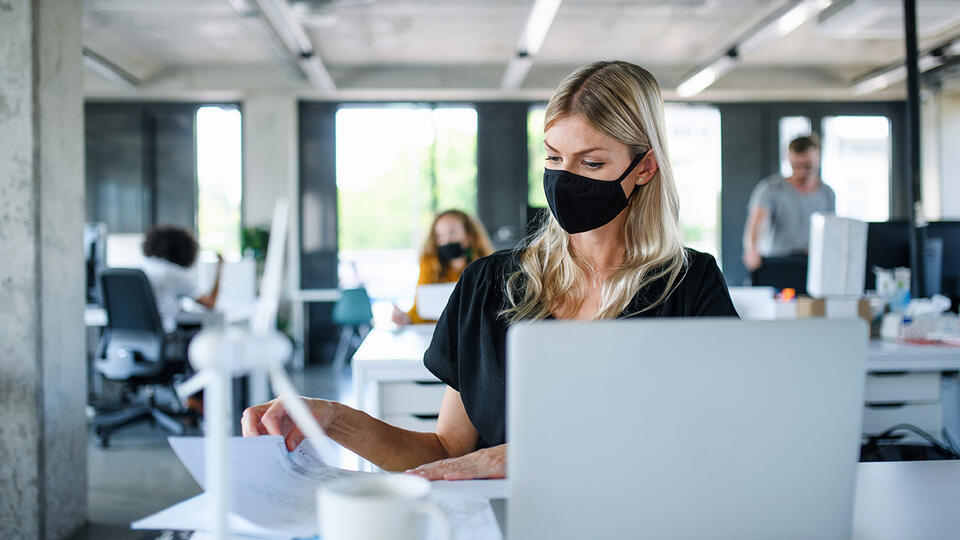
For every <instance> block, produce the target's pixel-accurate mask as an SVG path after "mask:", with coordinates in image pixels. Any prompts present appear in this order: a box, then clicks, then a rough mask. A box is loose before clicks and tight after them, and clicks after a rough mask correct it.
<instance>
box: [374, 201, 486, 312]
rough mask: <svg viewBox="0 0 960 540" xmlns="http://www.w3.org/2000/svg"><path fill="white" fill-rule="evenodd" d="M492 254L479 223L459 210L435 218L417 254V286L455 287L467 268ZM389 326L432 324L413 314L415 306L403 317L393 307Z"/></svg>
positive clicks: (415, 309)
mask: <svg viewBox="0 0 960 540" xmlns="http://www.w3.org/2000/svg"><path fill="white" fill-rule="evenodd" d="M491 253H493V248H492V247H491V246H490V238H489V237H488V236H487V231H486V230H485V229H484V228H483V225H481V224H480V222H479V221H477V220H476V219H474V218H472V217H470V216H469V215H467V214H466V213H464V212H461V211H460V210H446V211H444V212H440V213H439V214H437V217H436V218H434V220H433V224H432V225H431V226H430V233H429V234H428V235H427V239H426V241H425V242H424V243H423V251H422V252H421V253H420V277H419V278H418V279H417V285H427V284H432V283H456V282H457V280H459V279H460V273H461V272H463V269H464V268H466V267H467V265H468V264H470V263H471V262H473V261H475V260H476V259H479V258H480V257H486V256H487V255H490V254H491ZM393 322H395V323H396V324H398V325H400V326H404V325H407V324H422V323H427V322H434V321H432V320H429V319H425V318H423V317H421V316H420V315H419V314H418V313H417V303H416V302H414V303H413V307H412V308H411V309H410V311H408V312H406V313H404V312H403V311H401V310H400V308H398V307H397V306H393Z"/></svg>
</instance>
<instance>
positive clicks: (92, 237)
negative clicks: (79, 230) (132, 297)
mask: <svg viewBox="0 0 960 540" xmlns="http://www.w3.org/2000/svg"><path fill="white" fill-rule="evenodd" d="M83 261H84V266H85V268H86V274H87V303H88V304H99V303H100V301H101V298H102V297H101V295H100V284H99V282H98V280H97V272H99V271H100V270H102V269H104V268H106V267H107V224H106V223H101V222H90V223H84V224H83Z"/></svg>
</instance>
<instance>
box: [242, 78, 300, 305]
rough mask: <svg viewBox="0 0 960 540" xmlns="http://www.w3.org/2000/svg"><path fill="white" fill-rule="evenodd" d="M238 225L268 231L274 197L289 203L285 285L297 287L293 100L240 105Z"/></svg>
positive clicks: (267, 98) (262, 99) (259, 97)
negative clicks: (240, 200) (240, 212)
mask: <svg viewBox="0 0 960 540" xmlns="http://www.w3.org/2000/svg"><path fill="white" fill-rule="evenodd" d="M242 122H243V226H244V227H252V226H264V227H269V226H270V222H271V220H272V219H273V207H274V204H275V203H276V201H277V198H278V197H286V198H287V202H289V203H290V214H289V224H290V225H289V228H288V230H287V246H288V251H287V253H288V257H287V283H288V287H291V286H294V284H298V283H300V278H299V268H300V262H299V260H300V259H299V253H300V250H299V249H298V246H299V242H300V240H299V235H298V232H299V228H298V227H297V226H296V224H297V223H298V222H299V218H298V210H299V208H300V206H299V204H298V203H297V200H298V199H297V197H298V196H299V192H300V188H299V175H298V172H297V171H298V170H299V168H298V166H297V156H298V144H299V142H298V141H299V137H298V136H297V125H298V123H297V97H296V95H294V94H285V93H281V94H251V95H249V96H247V97H246V98H245V99H244V100H243V120H242Z"/></svg>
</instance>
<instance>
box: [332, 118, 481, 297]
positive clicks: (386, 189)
mask: <svg viewBox="0 0 960 540" xmlns="http://www.w3.org/2000/svg"><path fill="white" fill-rule="evenodd" d="M336 130H337V135H336V138H337V143H336V144H337V197H338V198H337V211H338V219H339V223H338V230H339V239H338V241H339V246H340V279H341V281H342V283H343V285H344V286H353V285H357V284H360V283H362V284H364V285H365V286H366V287H367V289H368V291H369V293H370V295H371V297H373V298H374V299H375V300H379V301H382V302H384V303H389V302H396V303H398V304H399V305H400V306H401V307H403V308H407V307H409V305H410V304H411V303H412V301H413V294H414V290H415V287H416V281H417V276H418V255H419V251H420V248H421V247H422V244H423V241H424V239H425V238H426V234H427V232H428V230H427V229H428V228H429V226H430V223H431V222H432V220H433V217H434V215H435V214H436V213H437V212H438V211H443V210H446V209H449V208H457V209H460V210H463V211H465V212H468V213H470V214H475V213H476V206H477V181H476V178H477V155H476V154H477V113H476V110H475V109H473V108H468V107H431V106H418V105H396V106H379V107H344V108H342V109H340V110H339V111H338V112H337V120H336Z"/></svg>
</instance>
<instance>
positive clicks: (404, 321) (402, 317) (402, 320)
mask: <svg viewBox="0 0 960 540" xmlns="http://www.w3.org/2000/svg"><path fill="white" fill-rule="evenodd" d="M390 318H391V319H393V323H394V324H396V325H397V326H406V325H408V324H410V323H412V322H413V321H411V320H410V316H409V315H407V314H406V313H404V312H402V311H400V308H398V307H397V306H393V315H392V316H391V317H390Z"/></svg>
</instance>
